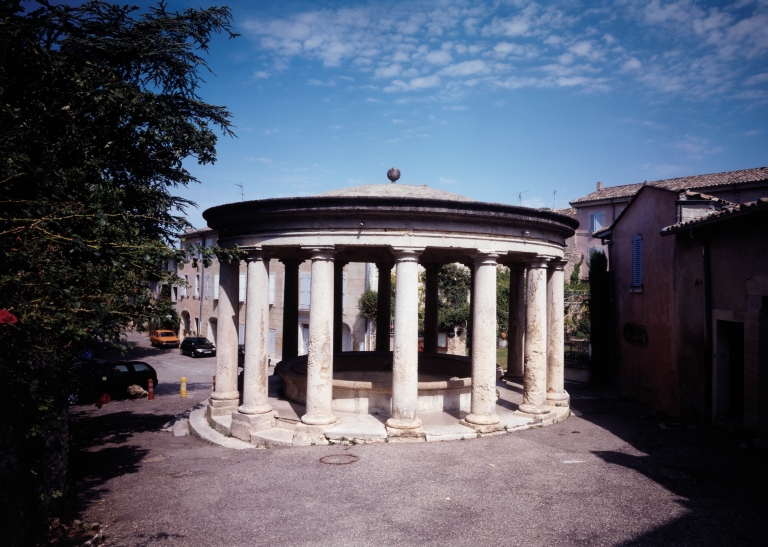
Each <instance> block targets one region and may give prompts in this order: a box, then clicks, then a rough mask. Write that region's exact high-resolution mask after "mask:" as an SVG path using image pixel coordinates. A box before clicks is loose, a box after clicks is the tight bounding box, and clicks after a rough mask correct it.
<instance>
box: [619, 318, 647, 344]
mask: <svg viewBox="0 0 768 547" xmlns="http://www.w3.org/2000/svg"><path fill="white" fill-rule="evenodd" d="M624 340H625V341H627V342H628V343H630V344H633V345H635V346H640V347H641V348H645V347H648V329H646V328H645V327H644V326H642V325H635V324H634V323H624Z"/></svg>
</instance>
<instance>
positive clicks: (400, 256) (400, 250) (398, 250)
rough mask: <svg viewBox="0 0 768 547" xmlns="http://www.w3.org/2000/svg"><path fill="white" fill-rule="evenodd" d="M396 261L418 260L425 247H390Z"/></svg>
mask: <svg viewBox="0 0 768 547" xmlns="http://www.w3.org/2000/svg"><path fill="white" fill-rule="evenodd" d="M390 248H391V249H392V254H393V255H394V257H395V262H418V261H419V256H421V253H423V252H424V247H390Z"/></svg>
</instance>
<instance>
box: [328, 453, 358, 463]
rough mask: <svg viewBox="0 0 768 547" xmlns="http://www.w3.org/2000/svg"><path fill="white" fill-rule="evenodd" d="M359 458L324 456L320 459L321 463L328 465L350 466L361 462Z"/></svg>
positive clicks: (349, 455) (337, 455) (334, 455)
mask: <svg viewBox="0 0 768 547" xmlns="http://www.w3.org/2000/svg"><path fill="white" fill-rule="evenodd" d="M359 459H360V458H358V457H357V456H353V455H352V454H331V455H330V456H323V457H322V458H320V463H327V464H328V465H349V464H350V463H355V462H356V461H357V460H359Z"/></svg>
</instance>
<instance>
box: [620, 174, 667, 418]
mask: <svg viewBox="0 0 768 547" xmlns="http://www.w3.org/2000/svg"><path fill="white" fill-rule="evenodd" d="M676 199H677V194H676V193H674V192H667V191H664V190H658V189H656V188H653V187H646V188H644V189H643V190H641V192H640V194H638V196H637V198H636V199H635V202H634V203H633V204H632V207H631V208H630V209H629V210H627V211H626V213H625V215H624V217H623V219H622V221H621V222H619V223H618V224H617V225H616V226H615V227H614V230H613V236H612V241H613V249H612V256H613V260H614V271H615V280H616V281H615V290H616V310H617V322H616V338H617V340H616V342H615V343H616V350H617V352H618V356H617V357H618V361H619V368H618V370H617V384H618V386H619V388H621V389H622V390H623V391H624V392H626V393H628V394H630V395H633V396H634V397H637V398H638V399H639V400H641V401H643V402H644V403H646V404H649V405H651V406H653V407H654V408H658V409H660V410H662V411H664V412H667V413H669V414H672V415H678V414H679V412H680V405H679V394H680V388H679V372H678V366H677V339H676V336H675V299H674V293H673V289H674V281H673V270H672V268H673V263H674V249H675V245H674V240H673V239H672V238H669V237H665V238H662V237H661V236H660V235H659V232H660V230H661V228H663V227H664V226H669V225H670V224H673V223H674V221H675V214H676V208H675V200H676ZM635 234H640V235H642V237H643V249H642V256H643V274H642V282H643V289H642V292H631V291H630V287H631V279H632V277H631V276H632V272H631V269H632V237H633V236H634V235H635ZM626 323H632V324H636V325H641V326H643V327H645V328H646V330H647V333H648V346H647V347H640V346H637V345H634V344H630V343H628V342H627V341H626V340H625V339H624V336H623V334H622V332H623V328H624V326H625V324H626Z"/></svg>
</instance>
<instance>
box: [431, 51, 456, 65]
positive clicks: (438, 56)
mask: <svg viewBox="0 0 768 547" xmlns="http://www.w3.org/2000/svg"><path fill="white" fill-rule="evenodd" d="M426 60H427V62H428V63H429V64H432V65H441V66H442V65H447V64H448V63H450V62H451V61H452V60H453V57H451V54H450V53H448V52H447V51H444V50H439V51H430V52H429V53H427V56H426Z"/></svg>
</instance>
